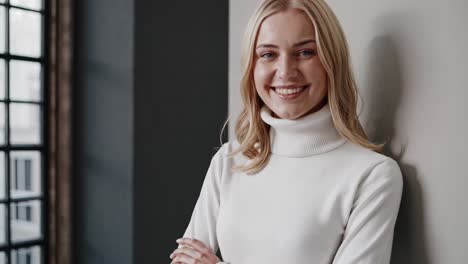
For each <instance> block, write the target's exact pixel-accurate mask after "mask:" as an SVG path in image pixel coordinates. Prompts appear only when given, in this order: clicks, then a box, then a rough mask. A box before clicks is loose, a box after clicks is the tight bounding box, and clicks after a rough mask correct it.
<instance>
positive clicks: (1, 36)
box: [0, 6, 6, 53]
mask: <svg viewBox="0 0 468 264" xmlns="http://www.w3.org/2000/svg"><path fill="white" fill-rule="evenodd" d="M5 14H6V13H5V7H3V6H0V53H4V52H5V44H6V35H5V34H6V32H5V22H6V18H5Z"/></svg>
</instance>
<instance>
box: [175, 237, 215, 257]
mask: <svg viewBox="0 0 468 264" xmlns="http://www.w3.org/2000/svg"><path fill="white" fill-rule="evenodd" d="M176 242H177V243H179V244H181V245H185V246H190V247H192V248H194V249H195V250H197V251H198V252H200V253H202V254H207V255H208V254H213V253H212V252H211V249H210V248H208V247H207V246H206V245H205V244H204V243H203V242H201V241H200V240H197V239H194V238H186V237H184V238H181V239H177V241H176Z"/></svg>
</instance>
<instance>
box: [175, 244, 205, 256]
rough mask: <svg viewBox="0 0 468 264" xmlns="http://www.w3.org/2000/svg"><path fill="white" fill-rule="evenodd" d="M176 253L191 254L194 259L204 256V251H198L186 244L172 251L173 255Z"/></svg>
mask: <svg viewBox="0 0 468 264" xmlns="http://www.w3.org/2000/svg"><path fill="white" fill-rule="evenodd" d="M176 254H185V255H188V256H191V257H192V258H194V259H202V257H203V254H202V253H200V252H198V251H197V250H195V249H193V248H190V247H186V246H183V247H181V248H177V249H176V250H174V252H172V254H171V256H175V255H176ZM171 256H169V257H171Z"/></svg>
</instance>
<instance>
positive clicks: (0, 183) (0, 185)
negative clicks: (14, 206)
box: [0, 151, 6, 232]
mask: <svg viewBox="0 0 468 264" xmlns="http://www.w3.org/2000/svg"><path fill="white" fill-rule="evenodd" d="M5 175H6V167H5V152H3V151H0V199H5V190H6V177H5ZM0 217H2V216H1V215H0ZM0 221H1V220H0ZM0 232H1V231H0Z"/></svg>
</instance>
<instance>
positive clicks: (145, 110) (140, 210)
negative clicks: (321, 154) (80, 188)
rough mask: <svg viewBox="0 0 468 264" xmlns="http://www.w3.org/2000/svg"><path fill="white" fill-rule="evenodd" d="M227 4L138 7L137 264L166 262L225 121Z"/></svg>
mask: <svg viewBox="0 0 468 264" xmlns="http://www.w3.org/2000/svg"><path fill="white" fill-rule="evenodd" d="M228 3H229V2H228V1H227V0H225V1H220V0H204V1H182V2H181V1H137V2H136V6H135V10H136V12H135V14H136V27H135V35H136V42H135V85H136V91H135V121H136V123H135V124H136V125H135V129H136V131H138V134H137V135H136V137H135V195H134V199H135V200H134V208H135V218H134V220H135V222H134V225H135V229H134V230H135V233H134V234H135V244H134V246H135V248H134V249H135V250H134V253H135V263H138V264H140V263H141V264H146V263H148V264H150V263H169V262H170V259H169V254H170V253H171V252H172V251H173V250H174V249H175V248H176V247H177V244H176V242H175V240H176V239H177V238H179V237H180V236H181V235H183V232H184V231H185V227H186V224H187V223H188V221H189V218H190V214H191V211H192V209H193V206H194V204H195V201H196V198H197V197H198V194H199V192H200V187H201V184H202V180H203V178H204V176H205V173H206V170H207V168H208V165H209V161H210V159H211V156H212V155H213V154H214V147H216V146H219V131H220V129H221V127H222V124H223V121H224V119H225V118H226V117H227V93H228V90H227V85H228V80H227V78H228V77H227V76H228V69H227V59H228V43H227V42H228Z"/></svg>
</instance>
